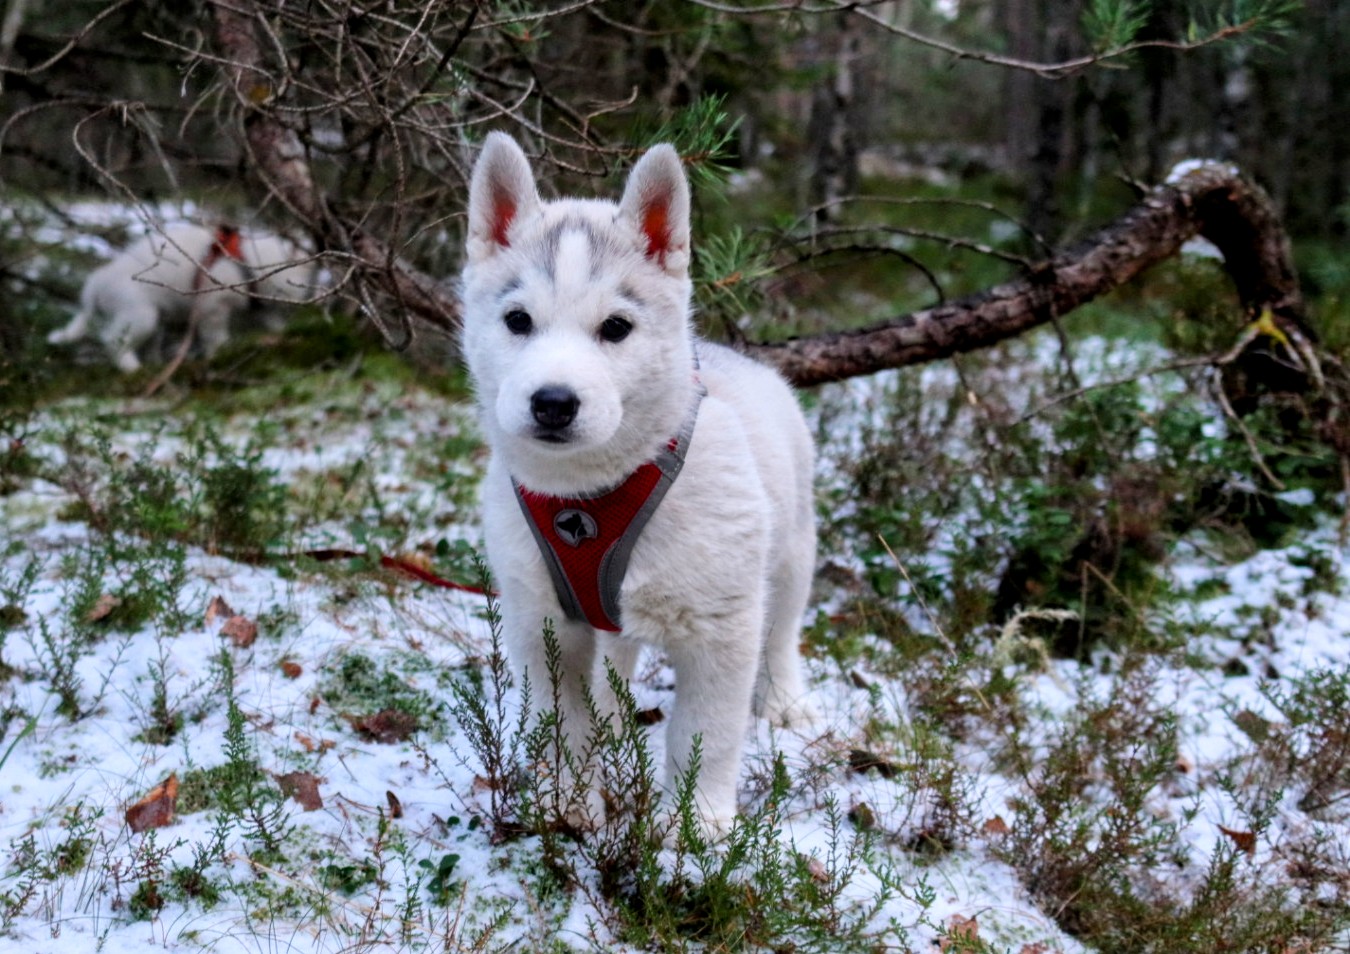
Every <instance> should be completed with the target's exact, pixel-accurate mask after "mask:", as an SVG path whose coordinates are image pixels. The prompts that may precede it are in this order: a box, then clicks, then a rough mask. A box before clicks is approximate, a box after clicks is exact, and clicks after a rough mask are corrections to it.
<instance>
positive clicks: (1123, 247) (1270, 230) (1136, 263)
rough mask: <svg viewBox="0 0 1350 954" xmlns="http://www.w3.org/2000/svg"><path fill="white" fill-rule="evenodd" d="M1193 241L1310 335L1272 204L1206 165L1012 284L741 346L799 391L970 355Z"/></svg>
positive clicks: (1255, 301) (1253, 301)
mask: <svg viewBox="0 0 1350 954" xmlns="http://www.w3.org/2000/svg"><path fill="white" fill-rule="evenodd" d="M1196 236H1203V237H1204V238H1206V239H1208V240H1210V241H1211V242H1213V243H1214V244H1215V245H1216V246H1217V247H1218V248H1219V250H1220V251H1221V252H1222V253H1223V257H1224V267H1225V269H1226V270H1227V272H1228V274H1229V276H1230V277H1231V278H1232V280H1233V283H1234V285H1235V287H1236V289H1237V292H1238V296H1239V299H1240V300H1241V302H1242V304H1243V306H1244V308H1245V309H1246V310H1247V311H1248V313H1249V314H1252V315H1259V314H1261V312H1262V311H1263V310H1264V309H1266V308H1269V309H1270V311H1271V313H1272V314H1273V316H1274V318H1275V319H1276V321H1278V322H1279V323H1280V324H1281V325H1282V326H1283V327H1284V328H1285V329H1286V330H1288V331H1290V332H1294V333H1297V334H1298V335H1300V336H1302V337H1303V338H1304V339H1312V338H1313V337H1314V336H1313V335H1312V333H1311V331H1310V330H1309V329H1308V326H1307V322H1306V314H1305V309H1304V304H1303V298H1302V295H1301V294H1300V292H1299V288H1298V279H1297V276H1296V275H1295V272H1294V266H1293V258H1292V255H1291V252H1290V247H1289V241H1288V238H1287V237H1286V235H1285V233H1284V229H1283V227H1282V225H1281V223H1280V219H1279V217H1278V215H1277V214H1276V212H1275V209H1274V206H1273V204H1272V203H1271V201H1270V198H1269V197H1268V196H1267V195H1266V194H1265V192H1263V191H1262V190H1261V188H1260V187H1259V186H1257V185H1255V184H1254V183H1252V182H1250V181H1248V180H1247V179H1245V178H1243V177H1242V176H1241V175H1240V174H1239V173H1238V172H1237V171H1236V170H1235V169H1233V168H1231V167H1229V166H1225V165H1220V164H1205V165H1201V166H1198V167H1197V168H1194V169H1192V170H1191V171H1189V172H1187V173H1185V174H1183V175H1180V176H1178V177H1176V181H1174V182H1170V183H1168V184H1166V185H1161V186H1158V187H1156V188H1154V189H1153V190H1152V191H1150V192H1149V193H1148V194H1147V195H1146V196H1145V197H1144V198H1143V200H1142V201H1141V202H1140V203H1139V204H1138V205H1137V206H1135V207H1134V208H1133V209H1131V210H1130V211H1129V212H1127V213H1126V214H1125V215H1124V216H1123V217H1122V218H1121V219H1119V220H1118V221H1116V222H1114V223H1112V224H1111V225H1109V226H1107V227H1106V228H1104V229H1102V230H1101V231H1099V232H1097V233H1096V234H1095V235H1093V236H1092V237H1090V238H1088V239H1086V240H1085V241H1083V242H1080V243H1078V244H1077V245H1075V246H1074V247H1072V248H1070V249H1067V250H1065V251H1063V252H1060V253H1059V254H1057V255H1055V256H1054V257H1053V258H1051V259H1049V260H1047V261H1045V262H1043V263H1041V264H1039V265H1038V266H1036V267H1035V268H1033V269H1032V270H1031V271H1030V272H1029V273H1028V274H1026V275H1024V276H1022V277H1021V278H1018V279H1016V280H1015V281H1011V282H1007V283H1005V284H1002V285H998V286H996V287H994V288H991V289H989V290H987V291H984V292H981V293H979V294H977V295H973V296H970V297H968V298H962V299H959V300H957V301H952V302H946V303H944V304H941V305H938V306H936V307H934V308H929V309H926V310H924V311H919V312H914V313H913V314H908V315H901V316H899V317H897V318H894V319H891V320H890V321H887V322H884V323H883V324H880V325H874V326H872V327H870V328H864V329H860V330H856V331H842V332H834V333H827V334H821V335H812V336H810V337H803V338H795V339H792V340H790V341H785V342H782V343H777V344H750V345H746V347H745V350H746V352H747V353H749V354H750V355H752V356H753V357H755V358H758V359H759V360H761V361H764V362H765V363H767V364H771V365H773V366H775V367H776V368H778V369H779V370H780V371H781V372H782V373H783V374H784V375H785V376H786V377H787V378H788V380H790V381H792V382H793V383H794V384H796V385H798V386H799V387H804V386H809V385H813V384H820V383H822V382H825V381H836V380H840V379H843V378H849V377H856V376H859V375H865V374H872V373H875V372H877V371H881V370H883V369H885V368H897V367H903V366H905V365H910V364H919V363H922V362H925V361H932V360H934V359H938V358H946V357H950V356H952V355H954V354H960V353H963V352H967V351H974V350H977V349H979V348H984V347H988V346H989V345H992V344H995V343H997V342H999V341H1004V340H1006V339H1008V338H1011V337H1015V336H1016V335H1019V334H1022V333H1023V332H1025V331H1027V330H1029V329H1030V328H1033V327H1035V326H1037V325H1040V324H1044V323H1046V322H1049V321H1052V320H1053V319H1055V318H1058V317H1061V316H1063V315H1065V314H1067V313H1068V312H1070V311H1072V310H1073V309H1074V308H1077V307H1078V306H1079V305H1082V304H1084V303H1085V302H1088V301H1091V300H1092V299H1093V298H1096V297H1098V296H1099V295H1102V294H1105V293H1106V292H1109V291H1111V290H1112V289H1114V288H1117V287H1119V286H1120V285H1123V284H1125V283H1126V282H1128V281H1129V280H1130V279H1132V278H1134V277H1135V276H1137V275H1139V274H1140V273H1141V272H1143V271H1145V270H1146V269H1148V268H1149V267H1150V266H1152V265H1155V264H1157V263H1158V262H1160V261H1162V260H1164V259H1166V258H1170V257H1171V256H1173V255H1175V254H1176V253H1177V252H1178V251H1179V250H1180V248H1181V246H1182V245H1183V244H1185V243H1186V242H1187V241H1189V240H1190V239H1192V238H1195V237H1196ZM1236 330H1237V329H1235V331H1236Z"/></svg>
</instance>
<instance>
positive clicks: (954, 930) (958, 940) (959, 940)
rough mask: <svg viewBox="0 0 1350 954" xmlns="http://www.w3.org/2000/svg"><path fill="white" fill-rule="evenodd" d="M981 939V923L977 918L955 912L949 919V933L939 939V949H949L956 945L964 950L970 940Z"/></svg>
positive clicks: (958, 948)
mask: <svg viewBox="0 0 1350 954" xmlns="http://www.w3.org/2000/svg"><path fill="white" fill-rule="evenodd" d="M979 939H980V924H979V921H977V920H976V919H975V918H963V917H962V916H961V915H959V914H953V915H952V916H951V917H950V918H949V919H948V920H947V935H946V936H945V937H943V938H941V939H940V940H939V941H938V950H940V951H947V950H951V949H952V948H953V947H955V948H956V949H957V950H964V949H966V948H967V947H969V946H970V944H969V942H971V941H978V940H979Z"/></svg>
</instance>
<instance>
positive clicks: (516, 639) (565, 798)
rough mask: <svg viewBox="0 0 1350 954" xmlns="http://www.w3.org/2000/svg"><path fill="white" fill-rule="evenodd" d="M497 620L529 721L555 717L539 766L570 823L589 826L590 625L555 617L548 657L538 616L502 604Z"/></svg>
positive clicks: (592, 814)
mask: <svg viewBox="0 0 1350 954" xmlns="http://www.w3.org/2000/svg"><path fill="white" fill-rule="evenodd" d="M506 605H509V604H504V607H505V606H506ZM559 615H561V614H559ZM531 621H532V622H531ZM502 624H503V633H504V636H505V639H506V644H507V647H506V648H507V656H508V658H510V660H511V661H512V664H513V667H514V669H515V674H516V679H517V681H518V682H519V684H520V685H521V686H525V685H528V686H529V692H530V709H531V714H532V716H533V720H532V725H539V724H540V720H541V719H543V718H545V717H547V716H549V715H550V714H555V715H556V717H557V729H556V730H555V739H556V742H557V745H556V747H555V746H554V745H552V744H550V745H546V746H545V749H544V751H543V752H541V753H539V755H540V758H541V760H542V762H543V765H542V766H540V767H541V768H542V769H544V770H546V771H548V772H550V773H551V774H552V776H553V785H554V786H555V790H556V793H557V798H558V809H559V812H560V814H561V816H562V819H563V820H564V821H566V822H567V824H569V825H570V826H572V827H574V828H577V829H581V830H591V829H593V828H595V827H596V826H598V825H599V823H600V822H601V821H602V820H603V817H604V816H603V805H602V803H601V801H600V798H599V794H598V793H597V792H596V791H595V785H594V780H593V779H591V778H590V777H589V776H590V775H591V768H590V766H589V764H588V763H589V759H590V756H589V753H588V751H587V750H588V748H589V738H590V734H591V720H590V712H589V707H588V706H587V704H586V694H587V691H588V688H589V684H590V674H591V670H592V667H593V666H594V665H595V631H594V630H593V629H591V627H590V626H587V625H585V624H581V623H575V622H571V621H569V620H566V619H564V620H562V622H560V623H555V624H554V627H553V639H554V640H555V641H556V645H557V649H558V657H557V659H556V661H553V662H551V661H550V659H549V652H548V641H547V640H546V639H545V637H544V623H543V617H542V616H539V615H536V614H525V615H522V616H521V617H519V618H515V617H514V614H510V613H508V612H506V611H505V610H504V612H503V619H502ZM582 786H585V788H584V790H582Z"/></svg>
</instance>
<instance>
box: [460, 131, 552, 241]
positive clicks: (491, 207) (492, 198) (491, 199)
mask: <svg viewBox="0 0 1350 954" xmlns="http://www.w3.org/2000/svg"><path fill="white" fill-rule="evenodd" d="M539 205H540V202H539V189H538V187H537V186H536V185H535V184H534V173H532V172H531V171H530V162H529V160H528V159H526V158H525V153H524V152H522V151H521V149H520V146H518V145H517V144H516V141H515V140H514V139H512V138H511V137H510V136H508V135H507V134H506V133H503V132H493V133H488V137H487V141H486V142H485V143H484V144H483V152H482V154H480V155H479V157H478V162H477V163H476V164H475V165H474V167H473V180H472V181H471V182H470V183H469V239H468V249H467V250H468V255H469V261H470V262H481V261H484V260H486V259H489V258H491V257H492V256H493V255H496V254H497V253H498V252H500V251H501V250H502V249H504V248H508V247H509V246H510V245H511V227H512V226H513V225H515V224H517V223H519V222H523V221H525V220H526V219H529V218H531V217H533V216H534V214H535V213H536V212H537V211H538V210H539Z"/></svg>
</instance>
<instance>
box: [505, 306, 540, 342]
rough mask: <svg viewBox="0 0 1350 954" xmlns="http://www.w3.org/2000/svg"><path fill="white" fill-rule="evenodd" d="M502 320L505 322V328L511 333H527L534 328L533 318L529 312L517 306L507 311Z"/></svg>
mask: <svg viewBox="0 0 1350 954" xmlns="http://www.w3.org/2000/svg"><path fill="white" fill-rule="evenodd" d="M502 321H504V322H506V330H507V331H509V332H511V334H513V335H528V334H529V333H530V332H531V331H533V330H534V319H533V318H531V317H530V315H529V312H525V311H521V310H520V309H519V308H515V309H512V310H511V311H508V312H507V313H506V317H505V318H503V319H502Z"/></svg>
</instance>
